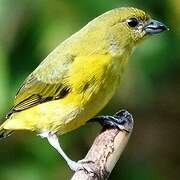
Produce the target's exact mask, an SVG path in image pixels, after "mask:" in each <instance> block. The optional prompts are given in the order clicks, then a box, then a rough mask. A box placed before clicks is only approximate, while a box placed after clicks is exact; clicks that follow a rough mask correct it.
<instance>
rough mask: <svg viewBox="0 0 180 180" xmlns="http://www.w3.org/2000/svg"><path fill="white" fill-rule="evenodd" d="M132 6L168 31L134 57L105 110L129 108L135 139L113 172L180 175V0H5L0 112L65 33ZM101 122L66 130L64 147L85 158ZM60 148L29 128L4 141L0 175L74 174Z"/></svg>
mask: <svg viewBox="0 0 180 180" xmlns="http://www.w3.org/2000/svg"><path fill="white" fill-rule="evenodd" d="M121 6H135V7H139V8H142V9H144V10H146V11H147V12H149V13H150V14H151V15H152V16H153V17H154V18H156V19H158V20H161V21H162V22H164V23H165V24H167V26H168V27H169V28H170V31H168V32H166V33H162V34H161V35H157V36H154V37H152V38H150V39H148V40H146V42H144V43H143V45H141V46H140V47H138V48H137V49H136V51H135V53H134V54H133V56H132V57H131V60H130V63H129V67H128V69H127V70H126V73H125V75H124V79H123V82H122V83H121V87H120V88H119V91H118V92H117V93H116V95H115V96H114V98H113V99H112V100H111V102H110V103H109V104H108V106H107V107H106V108H105V109H104V110H103V111H102V112H101V114H113V113H115V112H116V111H118V110H119V109H121V108H125V109H128V110H129V111H130V112H131V113H132V114H133V115H134V120H135V127H134V131H133V134H132V136H131V139H130V141H129V143H128V146H127V147H126V150H125V151H124V153H123V155H122V157H121V159H120V160H119V162H118V163H117V165H116V167H115V169H114V170H113V172H112V174H111V177H110V179H123V180H178V179H179V174H180V141H179V138H180V131H179V127H180V111H179V110H180V54H179V53H180V48H179V47H180V46H179V45H180V44H179V40H180V39H179V38H180V36H179V35H180V1H179V0H164V1H157V0H146V1H145V0H133V1H132V0H131V1H130V0H129V1H128V0H89V1H88V0H51V1H50V0H14V1H13V0H0V113H1V116H2V117H3V115H4V114H5V113H6V112H7V111H8V110H9V108H10V107H11V106H12V103H13V99H14V96H15V93H16V91H17V88H18V87H19V86H20V84H21V83H22V81H23V80H24V79H25V77H26V76H27V75H28V74H29V73H30V72H32V71H33V70H34V69H35V67H36V66H37V65H38V64H39V63H40V62H41V61H42V60H43V59H44V58H45V57H46V56H47V55H48V54H49V53H50V52H51V51H52V50H53V49H54V48H55V47H56V46H57V45H58V44H59V43H60V42H62V41H63V40H64V39H66V38H67V37H69V36H70V35H71V34H73V33H74V32H76V31H77V30H79V29H80V28H81V27H83V26H84V25H85V24H86V23H87V22H89V21H90V20H92V19H93V18H94V17H96V16H98V15H100V14H101V13H103V12H105V11H107V10H110V9H113V8H116V7H121ZM100 128H101V127H100V126H99V125H98V124H97V123H94V124H87V125H85V126H83V127H81V128H80V129H78V130H76V131H73V132H71V133H68V134H66V135H63V136H61V137H60V138H61V142H62V146H63V148H64V150H65V151H66V152H67V153H68V154H69V155H70V157H72V158H73V159H75V160H78V159H82V158H83V157H84V156H85V154H86V153H87V151H88V149H89V147H90V146H91V144H92V142H93V139H94V138H95V136H96V135H97V133H98V132H99V130H100ZM71 176H72V171H71V170H70V169H69V168H68V166H67V165H66V163H65V162H64V161H63V159H62V158H61V157H60V156H59V155H58V153H57V152H56V151H55V150H54V149H53V148H52V147H51V146H50V145H49V144H48V143H47V140H46V139H41V138H40V137H38V136H36V135H35V134H34V133H31V132H17V133H16V134H14V135H13V136H11V137H9V138H8V139H3V140H1V141H0V179H3V180H49V179H53V180H58V179H63V180H66V179H69V178H70V177H71Z"/></svg>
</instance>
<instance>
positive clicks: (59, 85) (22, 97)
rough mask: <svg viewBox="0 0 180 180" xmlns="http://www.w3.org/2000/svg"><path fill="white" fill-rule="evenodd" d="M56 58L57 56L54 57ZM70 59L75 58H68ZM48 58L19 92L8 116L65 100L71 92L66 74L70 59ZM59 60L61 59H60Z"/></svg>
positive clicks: (28, 78)
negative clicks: (40, 105) (56, 59)
mask: <svg viewBox="0 0 180 180" xmlns="http://www.w3.org/2000/svg"><path fill="white" fill-rule="evenodd" d="M53 57H54V58H55V56H53ZM67 57H68V58H70V57H72V58H74V56H67ZM50 58H51V57H48V58H47V59H45V61H43V62H42V63H41V64H40V65H39V66H38V67H37V69H35V71H34V72H32V73H31V74H30V75H29V76H28V77H27V78H26V80H25V81H24V83H23V84H22V86H21V87H20V88H19V90H18V91H17V94H16V97H15V102H14V106H13V108H12V109H11V110H10V112H9V113H8V114H7V116H9V115H11V114H12V113H14V112H17V111H22V110H25V109H28V108H30V107H33V106H36V105H38V104H40V103H43V102H47V101H51V100H55V99H59V98H63V97H64V96H66V95H67V94H68V92H69V91H70V87H69V85H68V82H67V79H66V74H67V71H68V70H67V69H68V68H67V66H68V65H69V64H70V62H72V60H71V61H70V60H69V59H68V61H67V62H69V63H67V64H66V65H64V62H66V61H65V59H62V61H55V60H54V59H52V60H51V61H50ZM58 58H59V57H58Z"/></svg>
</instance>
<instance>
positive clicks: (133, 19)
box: [127, 17, 139, 27]
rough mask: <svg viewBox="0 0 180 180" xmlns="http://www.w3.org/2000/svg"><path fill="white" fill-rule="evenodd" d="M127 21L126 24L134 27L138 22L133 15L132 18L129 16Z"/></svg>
mask: <svg viewBox="0 0 180 180" xmlns="http://www.w3.org/2000/svg"><path fill="white" fill-rule="evenodd" d="M127 23H128V25H129V26H130V27H136V26H137V25H138V24H139V22H138V20H137V19H136V18H134V17H133V18H129V19H128V20H127Z"/></svg>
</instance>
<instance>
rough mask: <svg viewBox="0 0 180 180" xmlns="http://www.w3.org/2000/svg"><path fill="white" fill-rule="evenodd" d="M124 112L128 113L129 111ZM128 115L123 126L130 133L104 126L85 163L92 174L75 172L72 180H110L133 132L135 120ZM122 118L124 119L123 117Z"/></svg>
mask: <svg viewBox="0 0 180 180" xmlns="http://www.w3.org/2000/svg"><path fill="white" fill-rule="evenodd" d="M121 112H122V111H121ZM124 112H126V113H128V112H127V111H124ZM116 114H118V113H116ZM128 115H129V116H128V118H127V114H126V117H124V118H126V123H125V124H123V127H124V128H125V129H126V130H128V131H129V132H127V131H124V130H120V129H119V128H108V127H105V126H104V127H103V129H102V131H101V132H100V134H99V135H98V136H97V137H96V139H95V141H94V143H93V145H92V147H91V148H90V150H89V152H88V153H87V155H86V157H85V159H84V160H85V162H86V161H87V162H86V165H87V167H88V168H89V169H91V170H92V172H91V173H89V172H87V171H86V170H79V171H77V172H75V174H74V175H73V177H72V179H71V180H104V179H108V177H109V175H110V173H111V171H112V170H113V168H114V166H115V164H116V162H117V161H118V159H119V157H120V155H121V154H122V152H123V150H124V148H125V146H126V144H127V142H128V139H129V137H130V135H131V132H132V128H133V119H132V116H131V115H130V114H129V113H128ZM116 117H117V116H116ZM120 118H121V119H122V117H120ZM84 160H83V161H84Z"/></svg>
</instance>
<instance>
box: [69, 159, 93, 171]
mask: <svg viewBox="0 0 180 180" xmlns="http://www.w3.org/2000/svg"><path fill="white" fill-rule="evenodd" d="M90 163H94V162H93V161H89V160H85V159H82V160H80V161H77V162H76V161H69V162H68V165H69V167H70V169H71V170H73V171H80V170H84V171H85V172H87V173H93V172H94V170H93V169H92V168H91V167H90V165H89V164H90Z"/></svg>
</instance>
